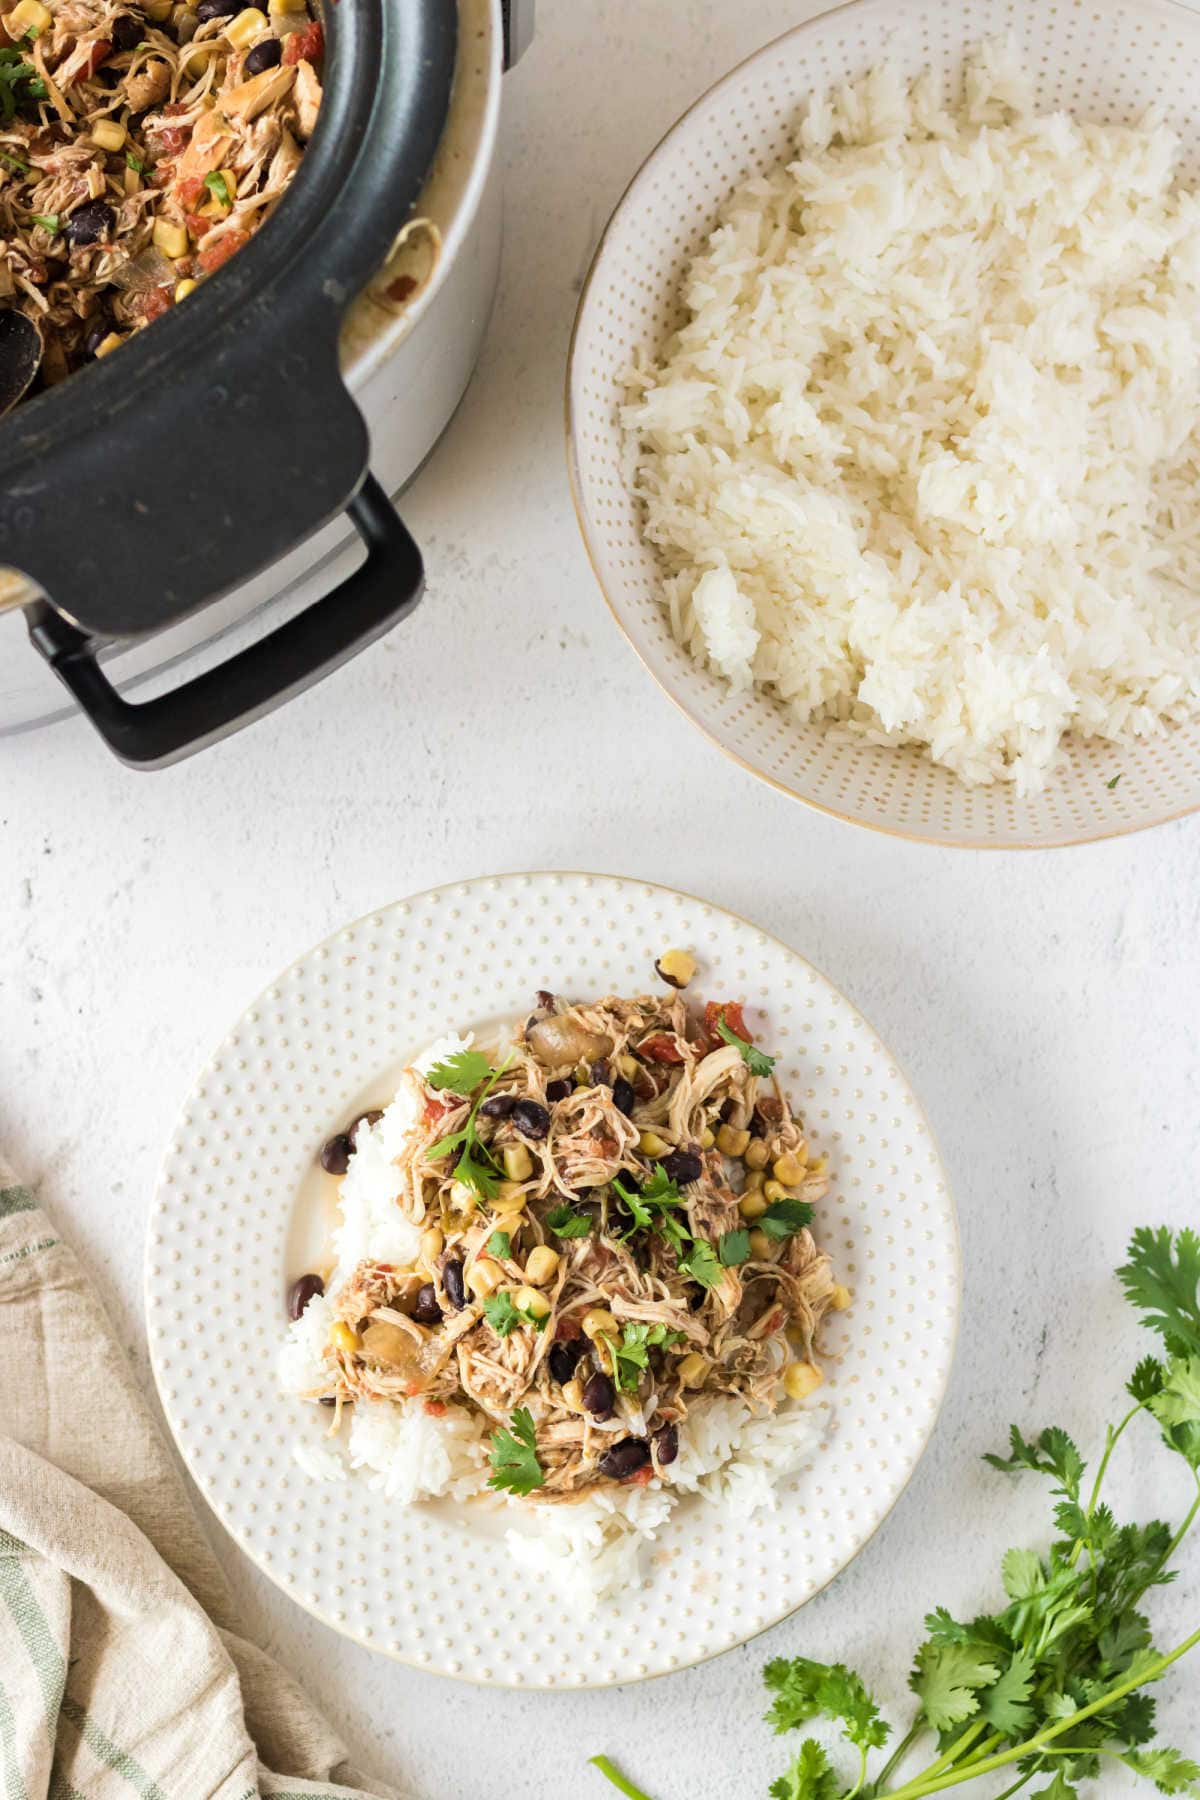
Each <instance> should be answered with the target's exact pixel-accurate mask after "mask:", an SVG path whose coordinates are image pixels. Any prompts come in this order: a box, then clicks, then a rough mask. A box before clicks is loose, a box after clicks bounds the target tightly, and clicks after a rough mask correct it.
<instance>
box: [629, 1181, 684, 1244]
mask: <svg viewBox="0 0 1200 1800" xmlns="http://www.w3.org/2000/svg"><path fill="white" fill-rule="evenodd" d="M612 1185H613V1187H614V1188H615V1190H616V1193H617V1196H618V1198H619V1199H620V1201H621V1204H622V1205H623V1206H624V1207H625V1209H626V1211H627V1212H628V1213H629V1214H630V1216H631V1217H632V1219H633V1225H632V1227H631V1230H633V1231H655V1230H657V1231H661V1232H662V1233H663V1235H664V1236H665V1237H667V1238H668V1239H669V1240H670V1241H671V1242H672V1243H674V1244H675V1246H676V1248H678V1246H679V1244H680V1242H681V1241H685V1240H686V1239H687V1238H690V1236H691V1233H690V1232H689V1231H687V1230H686V1228H685V1227H684V1226H683V1225H682V1224H681V1223H677V1222H676V1221H674V1220H668V1217H667V1215H668V1214H669V1212H670V1211H671V1209H672V1208H678V1207H682V1206H683V1203H684V1201H683V1195H682V1194H681V1193H680V1191H679V1187H678V1185H677V1183H675V1182H674V1181H672V1180H671V1177H670V1176H669V1175H668V1174H667V1171H666V1170H665V1169H664V1168H663V1166H662V1164H661V1163H658V1164H657V1165H656V1166H655V1168H654V1170H653V1172H652V1173H651V1174H650V1175H648V1176H647V1178H646V1180H645V1181H644V1182H643V1183H642V1184H641V1188H640V1189H635V1188H634V1187H632V1186H630V1184H629V1181H628V1179H627V1178H623V1177H622V1176H620V1175H616V1176H614V1178H613V1184H612ZM672 1225H674V1226H675V1229H674V1231H672V1230H671V1229H670V1227H671V1226H672ZM681 1234H682V1239H681Z"/></svg>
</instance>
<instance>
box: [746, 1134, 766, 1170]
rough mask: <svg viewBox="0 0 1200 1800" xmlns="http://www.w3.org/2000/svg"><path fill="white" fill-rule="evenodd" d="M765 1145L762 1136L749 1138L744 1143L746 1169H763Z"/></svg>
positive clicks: (764, 1165) (764, 1166)
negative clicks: (747, 1141) (746, 1142)
mask: <svg viewBox="0 0 1200 1800" xmlns="http://www.w3.org/2000/svg"><path fill="white" fill-rule="evenodd" d="M767 1156H768V1151H767V1146H766V1140H765V1139H763V1138H751V1139H750V1142H749V1143H748V1144H747V1145H746V1167H747V1168H748V1169H765V1168H766V1166H767Z"/></svg>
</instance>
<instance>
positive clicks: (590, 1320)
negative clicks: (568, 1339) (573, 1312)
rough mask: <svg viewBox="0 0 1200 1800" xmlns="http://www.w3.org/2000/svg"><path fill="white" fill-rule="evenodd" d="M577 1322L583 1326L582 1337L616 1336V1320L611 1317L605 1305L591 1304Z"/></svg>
mask: <svg viewBox="0 0 1200 1800" xmlns="http://www.w3.org/2000/svg"><path fill="white" fill-rule="evenodd" d="M579 1323H580V1325H581V1326H582V1327H583V1335H584V1337H590V1338H598V1337H615V1336H616V1332H617V1321H616V1320H615V1319H614V1318H613V1316H612V1314H611V1313H610V1312H609V1311H608V1309H607V1307H604V1306H593V1307H591V1308H589V1310H588V1311H587V1312H585V1313H584V1315H583V1318H582V1319H581V1320H580V1321H579Z"/></svg>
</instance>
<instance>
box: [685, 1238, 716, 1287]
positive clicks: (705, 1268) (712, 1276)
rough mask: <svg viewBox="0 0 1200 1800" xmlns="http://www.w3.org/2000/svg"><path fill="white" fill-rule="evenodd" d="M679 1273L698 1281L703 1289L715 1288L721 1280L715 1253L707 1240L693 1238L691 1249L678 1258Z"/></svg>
mask: <svg viewBox="0 0 1200 1800" xmlns="http://www.w3.org/2000/svg"><path fill="white" fill-rule="evenodd" d="M679 1273H680V1274H681V1275H687V1276H689V1277H690V1279H691V1280H692V1281H698V1282H699V1283H700V1286H701V1287H703V1288H711V1287H716V1285H717V1283H718V1282H719V1281H720V1279H721V1265H720V1263H719V1262H718V1261H717V1253H716V1251H715V1250H714V1249H713V1247H712V1245H711V1244H710V1243H709V1242H708V1240H707V1238H693V1239H692V1245H691V1249H690V1250H689V1251H688V1253H687V1255H686V1256H681V1257H680V1258H679Z"/></svg>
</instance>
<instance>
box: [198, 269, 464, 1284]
mask: <svg viewBox="0 0 1200 1800" xmlns="http://www.w3.org/2000/svg"><path fill="white" fill-rule="evenodd" d="M179 285H180V287H182V286H183V283H182V282H180V284H179ZM175 298H176V299H178V298H179V295H178V293H176V296H175ZM445 1248H446V1236H445V1233H444V1232H442V1231H439V1230H438V1228H437V1226H436V1225H431V1226H430V1227H429V1230H428V1231H423V1232H422V1233H421V1261H422V1262H423V1263H429V1264H433V1263H435V1262H436V1261H437V1259H438V1257H439V1256H440V1255H441V1254H442V1251H443V1250H444V1249H445Z"/></svg>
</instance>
